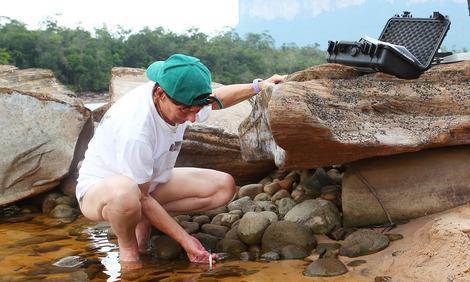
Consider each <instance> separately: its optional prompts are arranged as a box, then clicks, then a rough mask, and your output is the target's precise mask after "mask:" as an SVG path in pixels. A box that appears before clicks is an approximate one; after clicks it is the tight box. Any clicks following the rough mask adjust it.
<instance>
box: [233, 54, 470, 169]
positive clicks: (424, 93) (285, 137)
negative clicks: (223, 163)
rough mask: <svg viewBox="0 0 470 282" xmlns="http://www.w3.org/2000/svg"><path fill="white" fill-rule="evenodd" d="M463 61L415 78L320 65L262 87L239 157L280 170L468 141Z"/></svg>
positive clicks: (467, 65)
mask: <svg viewBox="0 0 470 282" xmlns="http://www.w3.org/2000/svg"><path fill="white" fill-rule="evenodd" d="M469 72H470V61H464V62H460V63H455V64H447V65H438V66H433V67H432V68H431V69H430V70H428V71H426V72H425V73H424V74H423V75H421V77H420V78H419V79H413V80H403V79H398V78H396V77H394V76H391V75H387V74H384V73H375V74H367V75H360V74H359V73H358V72H356V71H354V70H353V69H352V68H349V67H346V66H341V65H335V64H325V65H320V66H315V67H312V68H310V69H308V70H305V71H301V72H299V73H296V74H293V75H291V76H290V77H288V78H286V79H285V81H284V82H283V83H281V84H278V85H275V86H273V87H271V88H268V89H266V90H264V91H263V92H262V93H261V95H258V96H257V103H256V104H255V107H254V108H253V111H252V113H251V114H250V116H249V117H248V118H247V119H245V121H243V122H242V123H241V125H240V128H239V132H240V142H241V143H240V144H241V145H240V146H241V148H242V154H243V157H244V159H246V160H247V161H269V160H274V161H275V163H276V165H277V166H278V167H279V168H281V169H285V170H295V169H301V168H315V167H326V166H330V165H335V164H344V163H349V162H352V161H356V160H360V159H365V158H369V157H374V156H384V155H392V154H399V153H404V152H414V151H418V150H421V149H425V148H431V147H444V146H451V145H463V144H469V143H470V132H469V131H468V130H466V129H467V128H468V127H469V126H470V107H469V105H470V96H469V95H468V93H469V91H470V83H469V81H470V75H469Z"/></svg>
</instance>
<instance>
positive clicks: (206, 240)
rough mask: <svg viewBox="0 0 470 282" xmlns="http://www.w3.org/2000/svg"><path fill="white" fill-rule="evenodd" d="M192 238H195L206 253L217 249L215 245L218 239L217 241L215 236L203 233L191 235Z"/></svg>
mask: <svg viewBox="0 0 470 282" xmlns="http://www.w3.org/2000/svg"><path fill="white" fill-rule="evenodd" d="M192 236H193V237H194V238H196V239H197V240H198V241H199V242H200V243H201V244H202V246H203V247H204V249H206V250H207V251H215V250H216V249H217V243H219V239H217V238H216V237H215V236H212V235H210V234H205V233H196V234H192Z"/></svg>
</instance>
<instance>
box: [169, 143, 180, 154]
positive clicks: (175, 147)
mask: <svg viewBox="0 0 470 282" xmlns="http://www.w3.org/2000/svg"><path fill="white" fill-rule="evenodd" d="M181 144H183V141H176V142H175V143H174V144H171V146H170V150H169V151H170V152H175V151H179V150H180V148H181Z"/></svg>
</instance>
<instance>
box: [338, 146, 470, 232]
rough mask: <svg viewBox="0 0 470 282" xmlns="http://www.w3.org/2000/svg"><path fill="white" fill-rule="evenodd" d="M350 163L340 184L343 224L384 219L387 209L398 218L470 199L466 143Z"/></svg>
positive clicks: (469, 151)
mask: <svg viewBox="0 0 470 282" xmlns="http://www.w3.org/2000/svg"><path fill="white" fill-rule="evenodd" d="M348 167H349V168H348V169H347V170H346V172H345V175H344V178H343V187H342V208H343V225H344V226H345V227H351V226H364V225H371V224H383V223H388V222H389V220H388V217H387V214H386V212H385V210H386V211H387V213H388V214H389V216H390V218H391V220H392V222H399V221H402V220H407V219H411V218H418V217H421V216H424V215H430V214H434V213H438V212H441V211H445V210H448V209H451V208H453V207H456V206H459V205H464V204H467V203H469V202H470V173H469V171H470V146H469V145H466V146H452V147H445V148H433V149H427V150H422V151H419V152H413V153H405V154H398V155H393V156H386V157H376V158H371V159H367V160H361V161H357V162H353V163H351V164H349V165H348ZM371 189H372V190H373V191H374V192H375V194H376V195H377V197H378V198H379V199H380V201H381V202H382V204H383V207H382V205H381V204H380V202H379V200H378V199H377V198H376V197H375V196H374V194H373V192H372V191H371ZM384 208H385V210H384Z"/></svg>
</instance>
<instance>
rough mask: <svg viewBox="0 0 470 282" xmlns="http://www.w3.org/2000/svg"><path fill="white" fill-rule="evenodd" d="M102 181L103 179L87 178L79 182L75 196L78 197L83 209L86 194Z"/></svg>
mask: <svg viewBox="0 0 470 282" xmlns="http://www.w3.org/2000/svg"><path fill="white" fill-rule="evenodd" d="M102 180H103V179H101V178H85V179H80V180H79V181H78V183H77V188H75V195H76V197H77V200H78V203H79V205H80V208H81V207H82V200H83V196H85V193H86V192H87V191H88V189H90V187H91V186H93V185H95V184H96V183H98V182H100V181H102Z"/></svg>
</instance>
